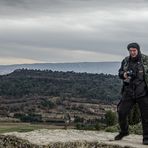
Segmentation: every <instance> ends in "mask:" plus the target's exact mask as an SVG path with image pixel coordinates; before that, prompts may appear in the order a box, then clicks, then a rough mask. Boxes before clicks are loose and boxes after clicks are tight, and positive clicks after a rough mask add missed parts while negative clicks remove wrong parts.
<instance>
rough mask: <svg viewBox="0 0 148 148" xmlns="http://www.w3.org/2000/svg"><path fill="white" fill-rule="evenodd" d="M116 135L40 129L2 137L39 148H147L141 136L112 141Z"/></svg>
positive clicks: (7, 134) (101, 132)
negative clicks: (21, 141)
mask: <svg viewBox="0 0 148 148" xmlns="http://www.w3.org/2000/svg"><path fill="white" fill-rule="evenodd" d="M116 134H117V133H108V132H103V131H84V130H71V129H68V130H59V129H58V130H48V129H41V130H35V131H32V132H24V133H18V132H11V133H5V134H3V135H5V136H12V137H17V138H19V140H20V139H23V140H24V141H25V142H26V143H27V142H29V143H30V144H32V147H33V145H34V147H39V148H42V147H44V148H45V147H51V148H70V147H71V148H96V147H102V148H122V147H124V148H148V146H146V145H143V144H142V135H129V136H127V137H124V138H123V140H120V141H114V140H113V139H114V137H115V135H116ZM17 138H16V139H17ZM12 141H13V140H12Z"/></svg>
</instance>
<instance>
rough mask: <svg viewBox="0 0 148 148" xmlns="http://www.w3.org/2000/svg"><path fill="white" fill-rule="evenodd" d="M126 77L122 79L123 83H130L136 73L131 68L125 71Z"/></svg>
mask: <svg viewBox="0 0 148 148" xmlns="http://www.w3.org/2000/svg"><path fill="white" fill-rule="evenodd" d="M127 77H128V78H127V79H125V80H124V82H125V83H130V80H131V79H134V78H135V77H136V74H135V73H134V71H133V70H128V71H127Z"/></svg>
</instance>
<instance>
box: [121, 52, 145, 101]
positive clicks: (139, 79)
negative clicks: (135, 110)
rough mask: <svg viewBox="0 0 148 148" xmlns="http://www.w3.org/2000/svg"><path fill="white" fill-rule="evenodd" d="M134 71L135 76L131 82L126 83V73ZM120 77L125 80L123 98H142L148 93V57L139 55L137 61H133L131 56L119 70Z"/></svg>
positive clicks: (131, 78) (123, 62)
mask: <svg viewBox="0 0 148 148" xmlns="http://www.w3.org/2000/svg"><path fill="white" fill-rule="evenodd" d="M125 71H132V73H133V75H132V76H131V77H130V80H129V81H125V79H124V76H123V74H124V72H125ZM119 77H120V78H121V79H122V80H123V87H122V91H121V93H122V95H123V97H125V98H126V97H128V98H129V97H130V98H140V97H142V96H145V95H146V94H147V92H148V87H147V86H148V56H146V55H143V54H141V55H139V56H138V57H137V59H136V60H135V59H134V60H132V59H131V58H130V56H128V57H126V58H125V59H124V60H123V61H122V63H121V67H120V69H119Z"/></svg>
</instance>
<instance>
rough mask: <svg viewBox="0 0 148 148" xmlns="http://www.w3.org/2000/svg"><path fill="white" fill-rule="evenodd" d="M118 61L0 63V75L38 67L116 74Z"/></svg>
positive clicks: (41, 68)
mask: <svg viewBox="0 0 148 148" xmlns="http://www.w3.org/2000/svg"><path fill="white" fill-rule="evenodd" d="M119 66H120V62H80V63H39V64H18V65H0V75H3V74H8V73H11V72H13V71H14V70H16V69H21V68H27V69H40V70H46V69H47V70H53V71H64V72H66V71H74V72H87V73H104V74H113V75H116V74H117V72H118V69H119Z"/></svg>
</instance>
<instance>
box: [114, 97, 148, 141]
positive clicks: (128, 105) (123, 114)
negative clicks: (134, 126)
mask: <svg viewBox="0 0 148 148" xmlns="http://www.w3.org/2000/svg"><path fill="white" fill-rule="evenodd" d="M135 103H138V105H139V109H140V112H141V119H142V127H143V138H144V139H148V95H146V96H144V97H141V98H138V99H132V98H122V99H121V101H120V102H119V104H118V106H117V112H118V120H119V125H120V129H121V132H122V133H126V132H128V120H127V116H128V114H129V113H130V111H131V109H132V107H133V106H134V104H135Z"/></svg>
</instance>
